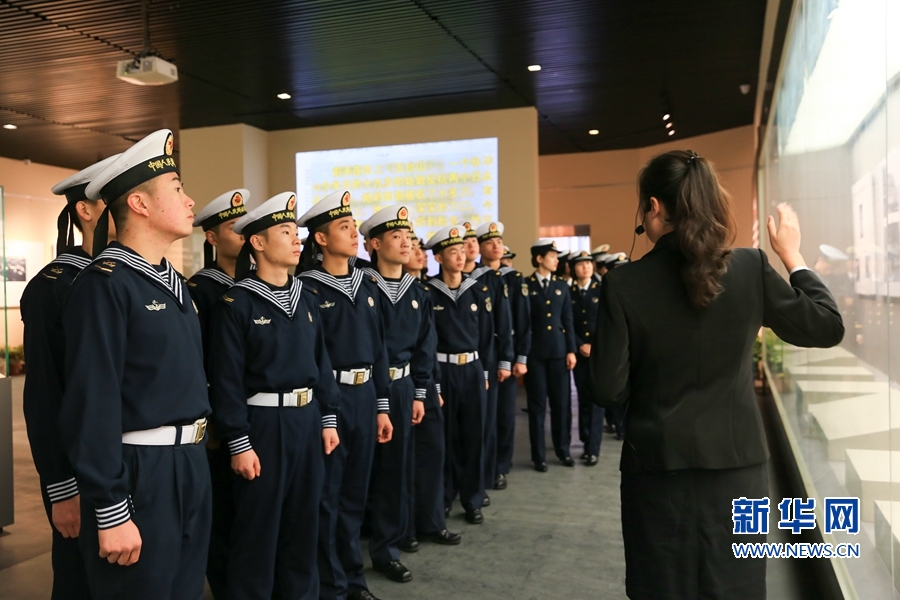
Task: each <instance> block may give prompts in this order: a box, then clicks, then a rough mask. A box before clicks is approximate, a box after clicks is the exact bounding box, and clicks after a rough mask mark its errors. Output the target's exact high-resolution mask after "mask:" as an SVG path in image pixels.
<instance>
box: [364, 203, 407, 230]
mask: <svg viewBox="0 0 900 600" xmlns="http://www.w3.org/2000/svg"><path fill="white" fill-rule="evenodd" d="M393 229H409V230H410V231H412V222H410V220H409V209H408V208H406V206H404V205H403V204H393V205H391V206H388V207H385V208H382V209H381V210H379V211H378V212H377V213H375V214H374V215H372V216H371V217H369V218H368V219H366V220H365V221H363V223H362V225H360V226H359V232H360V233H361V234H362V235H363V236H364V237H365V238H366V239H371V238H373V237H376V236H379V235H381V234H382V233H384V232H385V231H391V230H393Z"/></svg>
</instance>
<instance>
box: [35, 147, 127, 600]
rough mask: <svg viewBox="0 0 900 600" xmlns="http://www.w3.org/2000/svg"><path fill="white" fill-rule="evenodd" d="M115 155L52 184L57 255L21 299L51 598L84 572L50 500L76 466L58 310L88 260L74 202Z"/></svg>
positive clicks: (81, 585)
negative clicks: (58, 200) (57, 208)
mask: <svg viewBox="0 0 900 600" xmlns="http://www.w3.org/2000/svg"><path fill="white" fill-rule="evenodd" d="M117 156H118V155H116V156H113V157H110V158H108V159H106V160H104V161H101V162H99V163H97V164H94V165H91V166H90V167H88V168H86V169H84V170H82V171H79V172H78V173H76V174H75V175H72V176H71V177H68V178H66V179H65V180H63V181H61V182H60V183H58V184H56V185H55V186H54V187H53V190H52V191H53V193H54V194H58V195H61V194H65V196H66V206H65V207H64V208H63V210H62V212H61V213H60V218H59V222H58V234H59V237H58V240H57V251H58V252H59V255H58V256H57V257H56V259H55V260H53V261H52V262H51V263H50V264H48V265H47V266H45V267H44V268H43V269H41V271H40V272H39V273H38V274H37V276H36V277H33V278H32V280H31V281H30V282H28V285H27V286H25V291H24V292H23V293H22V300H21V303H20V307H21V312H22V323H23V325H24V347H25V362H26V363H27V364H28V373H29V375H30V376H29V377H28V378H26V380H25V390H24V393H23V397H22V408H23V411H24V413H25V427H26V430H27V431H28V442H29V444H30V446H31V457H32V459H33V460H34V466H35V468H36V469H37V472H38V476H39V477H40V481H41V497H42V498H43V500H44V508H45V509H46V511H47V518H48V519H50V527H51V531H52V535H53V546H52V550H51V555H50V557H51V564H52V566H53V589H52V592H51V596H50V597H51V598H52V599H54V600H59V599H63V598H74V599H79V598H87V597H89V595H90V592H89V590H88V581H87V575H86V574H85V570H84V561H83V559H82V557H81V551H80V550H79V548H78V539H77V538H65V537H63V535H62V534H61V533H60V532H59V531H58V530H57V529H56V528H55V527H54V526H53V518H52V505H53V504H55V503H57V502H62V501H63V500H69V499H71V498H74V497H76V496H78V484H77V483H76V481H75V470H74V469H73V467H72V463H71V461H70V460H69V457H68V456H67V454H66V450H65V447H64V445H63V441H62V437H61V434H60V424H59V410H60V405H61V404H62V400H63V389H64V383H63V382H64V377H63V365H64V363H65V335H64V332H63V322H62V312H63V306H64V304H65V301H66V296H67V295H68V292H69V287H70V286H71V285H72V281H73V280H74V279H75V277H76V276H77V275H78V274H79V273H80V272H81V271H82V269H84V268H85V267H86V266H88V265H89V264H90V262H91V257H90V256H89V255H88V254H87V253H86V252H85V251H84V250H83V249H82V248H80V247H72V244H73V243H74V235H73V233H72V228H73V221H74V219H77V218H78V217H77V216H76V215H75V214H74V208H75V203H77V202H79V201H81V200H85V199H86V198H87V196H86V195H85V193H84V191H85V189H86V188H87V184H88V183H89V182H90V180H91V178H92V177H93V176H94V175H96V174H99V173H100V172H101V171H102V170H103V169H104V168H106V166H107V165H108V164H109V163H111V162H112V161H113V160H115V158H116V157H117Z"/></svg>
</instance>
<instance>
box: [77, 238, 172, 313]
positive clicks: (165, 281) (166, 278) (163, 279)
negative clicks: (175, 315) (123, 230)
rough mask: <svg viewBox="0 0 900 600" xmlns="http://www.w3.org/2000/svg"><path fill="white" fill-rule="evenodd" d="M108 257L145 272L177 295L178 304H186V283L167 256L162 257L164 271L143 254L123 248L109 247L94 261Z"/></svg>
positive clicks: (148, 277) (100, 260) (151, 279)
mask: <svg viewBox="0 0 900 600" xmlns="http://www.w3.org/2000/svg"><path fill="white" fill-rule="evenodd" d="M107 259H114V260H120V261H122V262H123V263H125V264H126V265H128V266H129V267H131V268H132V269H134V270H135V271H137V272H138V273H141V274H143V275H144V276H145V277H146V278H147V279H149V280H150V281H152V282H154V283H156V284H157V285H160V286H162V288H163V289H165V290H167V291H168V292H169V293H171V294H172V295H173V296H175V299H176V300H178V304H180V305H182V306H183V305H184V301H183V299H182V293H183V289H184V284H183V283H182V278H181V275H179V274H178V271H176V270H175V268H174V267H173V266H172V263H170V262H169V261H167V260H166V259H165V258H163V259H162V263H161V264H162V265H163V266H164V267H165V269H166V270H165V272H164V273H160V272H159V271H157V270H156V269H155V268H154V267H153V265H151V264H150V263H148V262H147V260H146V259H145V258H144V257H143V256H140V255H139V254H132V253H131V252H128V251H127V250H124V249H122V248H115V247H111V248H107V249H105V250H104V251H103V252H101V253H100V254H99V255H98V256H97V258H95V259H94V261H93V262H94V263H97V262H102V261H104V260H107Z"/></svg>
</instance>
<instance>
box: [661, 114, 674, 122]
mask: <svg viewBox="0 0 900 600" xmlns="http://www.w3.org/2000/svg"><path fill="white" fill-rule="evenodd" d="M671 116H672V115H670V114H669V113H666V114H664V115H663V121H668V120H669V117H671Z"/></svg>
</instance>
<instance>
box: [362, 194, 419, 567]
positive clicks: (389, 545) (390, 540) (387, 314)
mask: <svg viewBox="0 0 900 600" xmlns="http://www.w3.org/2000/svg"><path fill="white" fill-rule="evenodd" d="M396 229H405V230H411V229H412V223H411V222H410V220H409V210H408V209H407V207H405V206H402V205H393V206H388V207H386V208H384V209H382V210H380V211H378V212H377V213H375V214H374V215H372V217H371V218H369V219H368V220H366V222H364V223H363V224H362V225H361V226H360V232H361V233H362V234H363V235H365V237H366V238H367V239H371V238H373V237H377V236H379V235H381V234H383V233H385V232H387V231H392V230H396ZM365 273H366V274H367V275H368V276H369V277H371V278H372V279H373V280H374V281H375V284H376V286H377V287H378V290H379V292H380V293H381V294H382V298H381V308H382V311H381V314H382V318H383V321H384V331H385V347H386V349H387V354H388V363H389V364H390V375H391V392H390V410H391V422H392V424H393V426H394V432H393V435H392V436H391V441H389V442H388V443H386V444H379V445H378V447H377V448H376V449H375V458H374V463H373V467H372V478H371V485H370V490H369V508H370V511H371V523H372V535H371V538H370V541H369V556H371V557H372V563H373V564H374V565H380V566H385V565H388V564H389V563H392V562H394V561H399V560H400V548H399V546H400V542H401V541H402V540H403V539H404V537H405V535H406V532H407V529H408V527H409V524H408V522H407V519H408V518H409V510H410V509H409V507H410V495H409V489H410V484H409V481H410V479H411V478H412V472H411V465H412V460H411V458H412V456H411V454H412V444H411V438H412V409H413V401H414V400H421V401H423V402H424V401H425V399H426V394H427V391H428V389H429V388H430V387H432V386H433V384H434V382H433V379H432V371H433V369H434V359H435V352H436V347H437V337H436V335H435V332H434V321H433V315H432V312H433V311H432V310H431V300H430V298H429V296H428V293H427V292H426V291H425V290H424V289H423V288H422V286H421V285H419V284H417V283H416V280H415V278H414V277H413V276H412V275H409V274H408V273H404V274H403V276H402V277H401V278H400V279H399V280H394V279H386V278H385V277H383V276H382V275H381V273H380V272H379V271H378V270H376V269H375V268H369V269H365Z"/></svg>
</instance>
